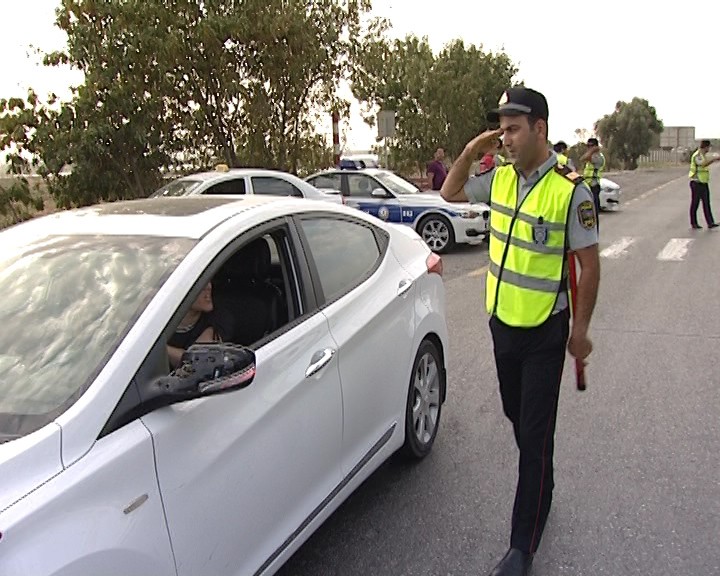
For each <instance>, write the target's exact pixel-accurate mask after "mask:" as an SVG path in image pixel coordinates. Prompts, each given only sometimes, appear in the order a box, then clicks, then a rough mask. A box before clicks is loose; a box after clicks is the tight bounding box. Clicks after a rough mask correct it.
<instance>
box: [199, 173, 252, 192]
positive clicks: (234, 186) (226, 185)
mask: <svg viewBox="0 0 720 576" xmlns="http://www.w3.org/2000/svg"><path fill="white" fill-rule="evenodd" d="M203 194H236V195H241V194H245V178H242V177H240V178H232V179H230V180H223V181H222V182H218V183H217V184H213V185H212V186H210V188H208V189H207V190H205V192H203Z"/></svg>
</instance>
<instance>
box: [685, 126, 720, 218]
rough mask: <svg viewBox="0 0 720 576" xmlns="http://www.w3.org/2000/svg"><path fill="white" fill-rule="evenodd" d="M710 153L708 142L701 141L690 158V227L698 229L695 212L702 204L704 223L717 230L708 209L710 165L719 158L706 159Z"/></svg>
mask: <svg viewBox="0 0 720 576" xmlns="http://www.w3.org/2000/svg"><path fill="white" fill-rule="evenodd" d="M709 151H710V140H702V141H701V142H700V147H699V148H698V149H697V150H695V152H693V155H692V156H691V157H690V194H691V196H690V226H691V227H692V228H694V229H696V230H697V229H700V228H702V226H700V224H698V220H697V210H698V207H699V206H700V203H701V202H702V206H703V214H704V215H705V223H706V224H707V227H708V228H717V227H718V226H720V224H716V223H715V219H714V218H713V214H712V209H711V208H710V164H713V163H714V162H718V161H720V156H716V157H715V158H706V154H707V153H708V152H709Z"/></svg>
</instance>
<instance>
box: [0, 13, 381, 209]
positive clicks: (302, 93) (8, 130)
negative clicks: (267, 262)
mask: <svg viewBox="0 0 720 576" xmlns="http://www.w3.org/2000/svg"><path fill="white" fill-rule="evenodd" d="M369 9H370V2H369V0H308V1H303V2H301V1H299V0H215V1H213V2H198V0H171V1H167V0H117V1H114V2H107V1H106V0H62V3H61V6H60V7H59V8H58V10H57V21H56V23H57V26H58V27H59V28H60V29H62V30H63V31H64V32H65V33H66V34H67V36H68V46H67V50H65V51H63V52H57V53H52V54H47V55H45V59H44V60H45V64H46V65H48V66H57V65H70V66H72V67H73V68H75V69H78V70H81V71H82V72H83V73H84V77H85V81H84V84H82V85H81V86H79V87H76V88H74V89H73V92H72V98H71V99H70V101H68V102H59V101H57V98H56V97H55V96H53V95H50V96H49V98H48V99H47V100H46V101H42V99H41V98H40V97H39V96H38V95H37V94H35V93H34V92H33V91H31V92H30V93H29V94H28V95H27V97H26V98H12V99H8V100H3V101H0V149H1V150H5V151H7V152H9V156H10V158H11V159H12V162H13V164H14V165H18V166H21V170H22V171H24V172H28V171H30V170H33V169H37V170H39V171H41V173H42V174H43V176H44V177H45V178H46V180H47V186H48V190H49V191H50V193H51V194H52V195H53V196H54V198H55V200H56V201H57V203H58V204H59V205H60V206H72V205H86V204H90V203H92V202H96V201H98V200H114V199H118V198H134V197H139V196H145V195H147V194H148V193H150V192H151V191H152V190H153V189H155V188H156V187H157V186H158V185H159V183H160V180H161V175H162V173H163V170H165V169H170V168H172V167H178V166H181V167H183V168H184V169H186V170H198V169H202V168H207V167H209V166H212V165H213V164H214V163H216V162H218V161H223V162H226V163H228V164H229V165H231V166H262V167H268V168H278V169H282V170H289V171H298V170H302V168H303V167H305V166H308V165H310V164H312V163H313V162H316V161H317V159H326V158H328V157H329V156H330V151H329V147H328V145H327V144H326V142H325V139H324V138H323V137H322V135H320V134H318V131H317V127H318V126H319V125H320V118H321V117H322V116H325V117H327V115H329V113H330V111H331V110H332V109H338V110H341V111H345V112H346V111H347V108H348V106H349V104H348V103H347V102H343V101H341V100H340V99H339V98H338V97H337V96H336V94H337V86H338V83H339V82H340V81H341V80H342V79H343V78H346V77H348V76H349V71H350V69H351V68H352V67H353V66H354V64H355V62H356V60H357V59H358V58H359V57H360V51H359V47H360V46H361V44H363V43H365V42H370V41H377V38H374V37H372V36H373V34H375V33H376V32H377V31H378V30H380V27H379V26H378V25H377V24H376V22H375V21H374V20H370V24H369V25H368V24H367V21H368V19H367V17H366V15H367V13H368V11H369ZM371 37H372V38H371ZM68 166H70V167H71V174H70V175H69V176H61V172H62V171H63V170H64V169H67V167H68Z"/></svg>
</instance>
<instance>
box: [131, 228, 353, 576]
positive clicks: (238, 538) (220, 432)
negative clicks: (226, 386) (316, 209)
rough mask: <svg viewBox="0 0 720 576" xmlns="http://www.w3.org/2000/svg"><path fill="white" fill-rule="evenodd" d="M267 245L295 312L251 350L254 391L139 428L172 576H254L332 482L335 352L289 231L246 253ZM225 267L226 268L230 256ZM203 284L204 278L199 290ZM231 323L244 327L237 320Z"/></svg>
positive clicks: (154, 418) (155, 416)
mask: <svg viewBox="0 0 720 576" xmlns="http://www.w3.org/2000/svg"><path fill="white" fill-rule="evenodd" d="M268 234H271V235H272V237H273V238H274V239H275V241H276V244H277V245H276V246H275V249H276V250H277V252H278V253H279V254H280V256H281V258H282V259H283V264H284V277H285V286H284V289H285V291H286V292H285V293H286V295H288V297H289V298H290V301H292V302H295V305H293V306H291V313H290V318H289V322H287V323H286V324H285V325H283V326H279V327H278V328H277V330H275V331H274V332H273V333H271V334H269V335H268V336H266V337H264V338H262V339H261V340H260V341H259V342H256V343H255V344H254V345H253V348H255V353H256V358H257V361H256V364H257V374H256V376H255V379H254V381H253V383H252V384H251V385H250V386H248V387H247V388H245V389H243V390H239V391H235V392H232V393H228V394H224V395H221V396H216V397H210V398H204V399H200V400H195V401H191V402H186V403H182V404H177V405H174V406H171V407H169V408H164V409H160V410H157V411H155V412H153V413H151V414H147V415H146V416H144V417H143V422H144V423H145V425H146V426H147V428H148V430H149V431H150V433H151V434H152V437H153V442H154V447H155V451H156V467H157V476H158V482H159V486H160V491H161V493H162V498H163V503H164V507H165V512H166V517H167V523H168V529H169V532H170V537H171V541H172V545H173V549H174V552H175V557H176V561H177V571H178V576H196V575H198V574H226V575H230V574H235V575H238V576H239V575H246V574H254V573H256V572H258V571H261V570H262V569H264V568H265V567H267V566H268V565H269V564H270V563H271V562H272V561H273V559H275V558H276V557H277V556H279V555H280V554H281V553H282V552H283V551H284V550H285V549H286V548H287V547H288V546H289V545H291V544H292V541H293V539H292V536H293V534H294V533H296V531H299V529H300V528H301V527H303V526H304V525H305V523H306V522H308V521H309V519H312V518H313V517H314V515H316V514H317V513H318V510H319V509H320V504H321V503H322V502H323V500H324V499H325V498H327V497H328V495H329V494H331V492H332V491H333V489H334V488H335V487H336V486H337V485H338V483H339V481H340V477H341V472H340V465H339V455H340V448H341V439H342V403H341V389H340V380H339V371H338V361H337V354H336V350H337V344H336V343H335V341H334V339H333V338H332V336H331V334H330V331H329V324H328V321H327V318H326V317H325V316H324V315H323V314H322V313H321V312H320V311H319V310H318V309H317V307H316V306H315V305H314V304H313V301H312V299H311V298H310V297H309V296H308V292H307V291H306V290H305V287H304V285H305V283H306V282H309V280H308V278H309V276H308V274H307V266H306V263H305V261H304V259H301V258H300V257H299V255H301V254H302V251H301V250H298V249H296V248H295V247H294V246H295V242H296V240H294V239H293V236H292V235H291V233H290V231H289V228H288V227H287V226H285V225H284V224H283V225H281V226H280V227H279V228H277V229H270V230H268V229H267V228H258V229H257V231H256V232H254V233H253V237H252V238H250V237H247V238H245V237H243V239H242V244H243V246H248V245H249V242H250V240H253V239H256V238H259V237H266V238H267V235H268ZM263 235H265V236H263ZM232 252H233V255H236V254H237V253H236V252H235V251H234V250H233V251H232ZM223 260H225V262H226V264H227V262H230V261H231V256H230V255H229V253H228V254H226V255H225V256H224V257H223ZM258 265H260V264H258ZM222 270H223V268H222V267H221V268H220V271H219V272H218V274H221V273H222ZM208 279H209V277H208V275H207V273H205V274H203V275H202V276H201V277H200V278H199V280H198V282H197V283H196V286H200V285H204V284H206V283H207V281H208ZM217 282H218V283H219V281H217ZM236 312H239V316H238V315H237V314H236V319H239V321H240V322H242V309H240V310H237V311H236ZM250 312H251V311H248V313H250Z"/></svg>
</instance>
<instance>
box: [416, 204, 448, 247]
mask: <svg viewBox="0 0 720 576" xmlns="http://www.w3.org/2000/svg"><path fill="white" fill-rule="evenodd" d="M418 231H419V233H420V236H421V237H422V239H423V240H424V241H425V244H427V245H428V246H429V247H430V250H432V251H433V252H437V253H438V254H444V253H445V252H448V251H450V250H451V249H452V247H453V246H454V245H455V232H454V230H453V227H452V225H451V224H450V221H449V220H448V219H447V218H444V217H443V216H439V215H436V214H433V215H431V216H427V217H425V218H423V219H422V220H421V221H420V225H419V226H418Z"/></svg>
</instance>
